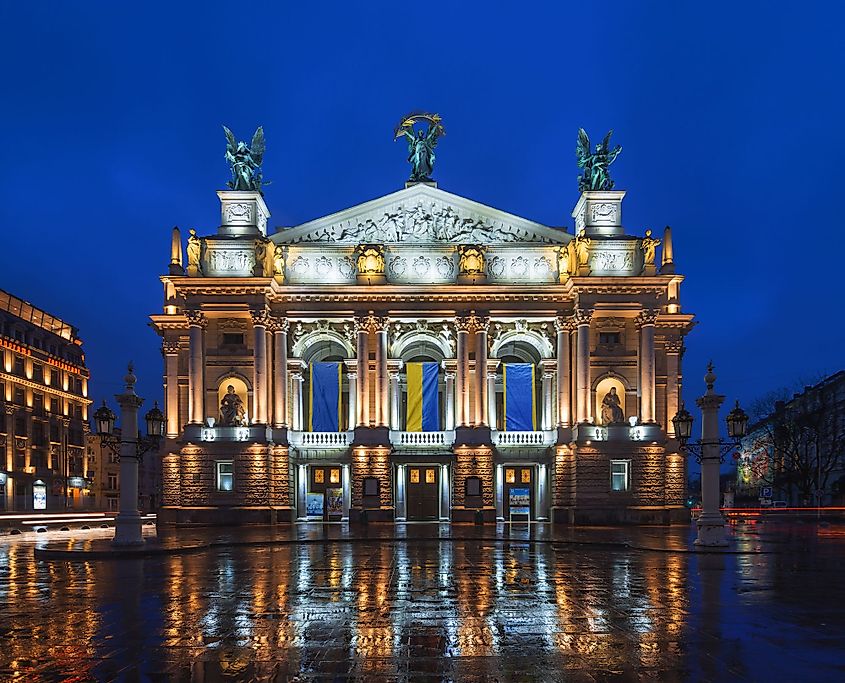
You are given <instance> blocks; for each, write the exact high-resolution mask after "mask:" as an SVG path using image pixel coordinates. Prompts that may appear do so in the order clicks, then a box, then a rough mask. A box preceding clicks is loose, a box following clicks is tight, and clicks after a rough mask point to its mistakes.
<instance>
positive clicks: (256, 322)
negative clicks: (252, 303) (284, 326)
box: [249, 309, 273, 327]
mask: <svg viewBox="0 0 845 683" xmlns="http://www.w3.org/2000/svg"><path fill="white" fill-rule="evenodd" d="M249 316H250V318H252V326H253V327H270V323H271V321H272V320H273V318H272V317H271V316H270V314H269V313H268V312H267V310H266V309H258V310H256V311H250V312H249Z"/></svg>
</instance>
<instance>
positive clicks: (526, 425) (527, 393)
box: [505, 363, 537, 432]
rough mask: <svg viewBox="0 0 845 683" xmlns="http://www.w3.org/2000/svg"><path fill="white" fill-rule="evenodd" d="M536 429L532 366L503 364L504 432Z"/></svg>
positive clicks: (526, 364)
mask: <svg viewBox="0 0 845 683" xmlns="http://www.w3.org/2000/svg"><path fill="white" fill-rule="evenodd" d="M536 429H537V399H536V394H535V392H534V366H533V365H532V364H531V363H505V431H509V432H533V431H535V430H536Z"/></svg>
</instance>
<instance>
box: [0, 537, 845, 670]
mask: <svg viewBox="0 0 845 683" xmlns="http://www.w3.org/2000/svg"><path fill="white" fill-rule="evenodd" d="M453 531H454V530H453ZM392 532H393V530H391V533H392ZM198 533H199V532H198ZM207 533H210V534H215V537H216V538H220V537H221V535H225V534H227V533H228V534H231V535H233V536H234V537H237V536H238V534H241V533H246V535H247V536H249V534H250V533H251V534H258V535H260V534H261V533H262V532H258V531H256V532H240V531H228V532H220V531H213V532H212V531H209V532H207ZM296 533H297V534H301V535H302V536H303V537H306V538H307V537H315V536H318V535H319V534H321V533H326V534H327V535H340V536H342V535H344V534H345V533H346V532H345V531H343V530H341V531H337V530H335V531H332V530H329V531H325V530H323V529H322V528H319V531H315V530H314V529H313V528H311V529H308V528H306V527H303V528H302V529H301V530H299V531H297V532H296ZM371 533H372V534H373V535H374V536H378V535H379V532H376V531H373V532H371ZM538 533H540V532H538ZM553 533H554V534H558V533H560V534H563V535H565V534H567V533H569V532H564V531H561V532H557V531H555V532H553ZM602 533H604V534H615V536H614V539H615V540H619V539H622V538H624V537H625V536H626V535H628V536H632V537H635V538H634V539H633V540H637V539H639V540H640V541H641V540H642V534H643V533H645V534H646V535H648V534H649V533H650V534H653V536H654V538H658V537H659V535H660V534H661V533H664V534H665V532H663V531H661V530H659V529H657V530H653V531H651V532H643V531H634V530H616V531H606V532H602ZM450 534H451V535H452V536H453V537H455V538H454V539H453V540H439V539H437V538H425V536H426V533H423V532H419V531H414V530H411V531H407V532H403V533H401V534H399V535H407V536H409V538H408V539H407V540H388V539H387V538H384V539H381V540H379V539H378V538H373V539H371V540H365V541H358V542H355V543H345V542H338V543H311V544H298V545H276V546H274V545H264V546H243V547H224V548H215V549H212V550H207V551H202V552H198V553H193V554H186V555H164V556H155V557H148V558H144V559H126V560H112V561H98V562H87V563H86V562H83V563H64V562H45V561H34V560H33V559H32V550H33V545H34V542H33V541H27V540H26V539H22V540H19V541H12V540H9V539H2V541H1V542H0V608H2V614H3V617H4V618H3V621H2V626H0V629H2V631H0V633H2V647H0V677H2V678H4V679H5V678H11V677H13V676H18V677H20V679H21V680H39V679H45V680H57V679H61V678H64V677H69V676H73V677H75V678H76V679H78V680H86V679H98V680H110V679H128V680H136V679H153V680H202V681H213V680H219V679H229V680H244V679H246V680H279V681H284V680H291V679H293V680H303V681H306V680H350V679H351V680H362V681H380V680H456V681H493V680H499V681H505V680H525V681H533V680H538V681H539V680H542V681H569V680H572V681H594V680H595V681H605V680H622V681H629V680H630V681H639V680H655V681H657V680H660V681H674V680H678V681H681V680H696V681H729V680H761V681H762V680H765V681H783V680H791V681H801V680H812V681H824V680H831V681H832V680H843V678H845V655H843V654H842V650H841V647H840V641H841V636H842V633H843V626H845V611H843V610H842V609H841V605H842V604H843V598H844V597H845V595H843V594H844V593H845V585H844V584H843V581H842V580H841V575H842V569H843V567H842V565H843V550H844V549H845V539H843V537H842V536H841V535H837V534H831V535H830V536H827V537H825V536H824V535H818V534H816V533H815V528H812V533H810V532H809V531H808V529H797V530H795V529H782V530H780V532H778V533H773V534H772V535H771V540H772V541H776V540H780V543H779V544H777V545H778V552H777V553H774V554H766V555H742V554H740V555H700V554H686V553H678V552H649V551H638V550H630V549H626V548H623V547H612V546H587V545H571V544H554V545H552V544H549V543H530V542H527V541H524V540H520V539H519V538H513V537H512V538H511V540H510V541H508V542H505V541H503V540H496V539H495V538H492V539H489V540H474V539H472V538H469V537H468V536H470V535H471V534H467V533H465V534H463V535H464V536H467V537H464V538H461V535H462V534H461V533H451V532H450ZM427 535H429V536H430V535H432V534H431V532H428V534H427ZM434 535H437V532H435V534H434ZM441 535H442V534H441ZM513 535H514V536H518V535H519V534H513ZM670 536H671V535H670ZM738 536H739V543H743V542H746V543H750V544H752V545H754V544H759V543H760V538H761V534H760V533H759V531H758V530H740V531H739V534H738ZM582 538H583V537H582ZM597 538H598V540H602V539H607V538H608V536H607V535H605V536H602V535H601V534H599V535H598V536H597Z"/></svg>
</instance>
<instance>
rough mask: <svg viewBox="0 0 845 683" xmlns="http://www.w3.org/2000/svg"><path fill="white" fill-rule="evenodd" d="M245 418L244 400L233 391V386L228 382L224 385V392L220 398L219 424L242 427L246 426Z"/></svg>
mask: <svg viewBox="0 0 845 683" xmlns="http://www.w3.org/2000/svg"><path fill="white" fill-rule="evenodd" d="M245 418H246V410H245V409H244V402H243V401H242V400H241V397H240V396H238V395H237V394H236V393H235V387H233V386H232V385H231V384H230V385H229V386H228V387H226V393H225V394H224V395H223V398H222V399H221V400H220V426H221V427H243V426H246V419H245Z"/></svg>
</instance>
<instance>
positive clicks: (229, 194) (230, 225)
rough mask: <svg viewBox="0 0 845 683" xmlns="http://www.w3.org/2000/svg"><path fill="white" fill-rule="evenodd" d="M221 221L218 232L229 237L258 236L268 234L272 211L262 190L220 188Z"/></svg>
mask: <svg viewBox="0 0 845 683" xmlns="http://www.w3.org/2000/svg"><path fill="white" fill-rule="evenodd" d="M217 196H218V197H220V204H221V207H220V213H221V222H220V227H219V228H218V229H217V233H218V234H220V235H226V236H228V237H258V236H266V235H267V219H268V218H270V211H269V210H268V209H267V205H266V204H265V203H264V197H262V196H261V193H260V192H255V191H250V192H247V191H243V190H240V191H235V190H218V192H217Z"/></svg>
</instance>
